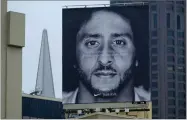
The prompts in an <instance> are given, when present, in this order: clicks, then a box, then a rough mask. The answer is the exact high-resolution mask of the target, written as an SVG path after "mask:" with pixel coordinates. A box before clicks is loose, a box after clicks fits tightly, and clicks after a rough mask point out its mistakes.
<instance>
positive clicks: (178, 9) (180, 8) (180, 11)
mask: <svg viewBox="0 0 187 120" xmlns="http://www.w3.org/2000/svg"><path fill="white" fill-rule="evenodd" d="M176 10H177V12H179V13H184V8H183V7H177V8H176Z"/></svg>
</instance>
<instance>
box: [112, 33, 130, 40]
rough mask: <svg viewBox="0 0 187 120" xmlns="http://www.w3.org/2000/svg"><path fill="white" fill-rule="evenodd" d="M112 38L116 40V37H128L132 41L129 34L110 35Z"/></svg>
mask: <svg viewBox="0 0 187 120" xmlns="http://www.w3.org/2000/svg"><path fill="white" fill-rule="evenodd" d="M111 37H112V38H118V37H128V38H129V39H131V40H132V39H133V36H132V34H130V33H112V34H111Z"/></svg>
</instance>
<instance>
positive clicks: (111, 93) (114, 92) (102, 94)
mask: <svg viewBox="0 0 187 120" xmlns="http://www.w3.org/2000/svg"><path fill="white" fill-rule="evenodd" d="M103 67H104V66H100V67H99V68H98V69H100V70H101V69H102V68H103ZM133 68H134V66H133V65H131V67H130V68H129V69H128V70H126V72H125V73H124V74H123V78H122V79H120V82H119V84H118V86H117V87H116V88H114V89H111V90H108V91H101V90H99V89H96V88H94V87H93V86H92V84H91V77H87V76H86V74H85V73H84V72H83V71H82V70H81V69H79V75H80V78H81V82H82V83H83V85H84V86H85V87H86V88H87V90H88V91H89V92H90V93H91V94H92V95H93V96H95V97H99V98H112V97H116V96H118V94H119V93H120V91H121V90H122V89H123V88H125V87H126V86H127V85H128V83H129V82H130V80H132V73H133V72H132V71H133ZM98 69H96V70H95V71H97V70H98ZM107 69H108V70H111V69H112V70H114V69H113V68H112V67H110V66H109V67H105V69H104V70H107ZM92 75H93V74H92ZM120 78H121V77H120Z"/></svg>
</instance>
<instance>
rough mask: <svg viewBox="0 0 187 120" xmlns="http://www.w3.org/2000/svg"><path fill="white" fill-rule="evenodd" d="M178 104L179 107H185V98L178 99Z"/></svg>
mask: <svg viewBox="0 0 187 120" xmlns="http://www.w3.org/2000/svg"><path fill="white" fill-rule="evenodd" d="M178 105H179V106H180V107H185V106H186V103H185V100H179V101H178Z"/></svg>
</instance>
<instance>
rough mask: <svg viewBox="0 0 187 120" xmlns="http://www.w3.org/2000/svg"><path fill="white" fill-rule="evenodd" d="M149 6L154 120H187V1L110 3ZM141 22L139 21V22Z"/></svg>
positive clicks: (113, 0) (117, 0) (118, 0)
mask: <svg viewBox="0 0 187 120" xmlns="http://www.w3.org/2000/svg"><path fill="white" fill-rule="evenodd" d="M137 2H147V4H148V5H149V31H150V33H149V35H150V42H149V46H150V76H151V77H150V79H151V86H152V92H151V96H152V97H151V99H152V108H153V109H152V114H153V115H152V116H153V118H154V119H158V118H159V119H166V118H168V119H176V118H178V119H179V118H180V119H184V118H186V68H185V66H186V49H185V44H186V34H185V32H186V28H185V26H186V22H185V21H186V19H185V14H186V11H185V9H186V0H111V1H110V3H111V6H116V5H119V4H124V3H137ZM137 21H138V20H137Z"/></svg>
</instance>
